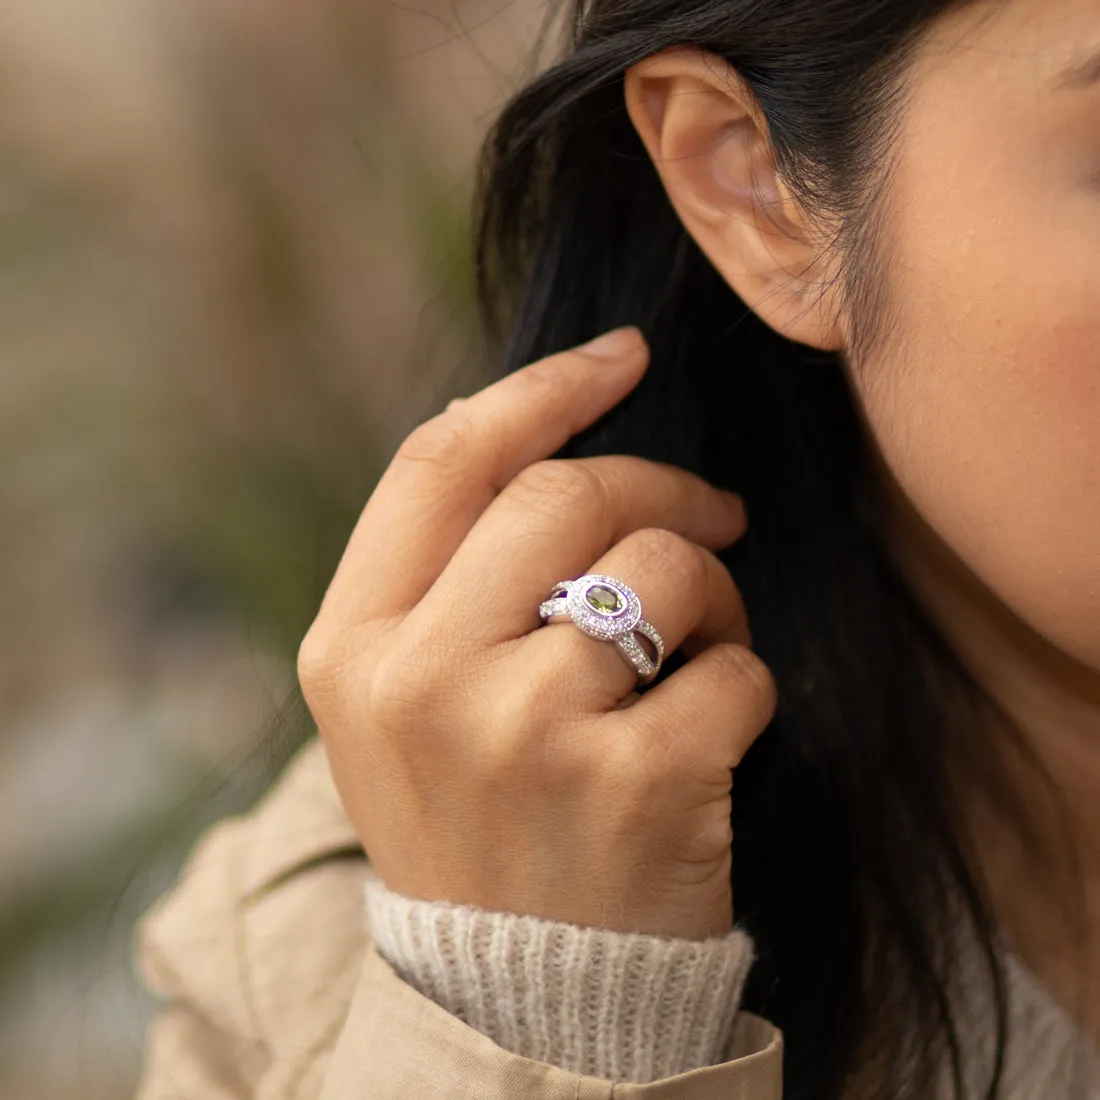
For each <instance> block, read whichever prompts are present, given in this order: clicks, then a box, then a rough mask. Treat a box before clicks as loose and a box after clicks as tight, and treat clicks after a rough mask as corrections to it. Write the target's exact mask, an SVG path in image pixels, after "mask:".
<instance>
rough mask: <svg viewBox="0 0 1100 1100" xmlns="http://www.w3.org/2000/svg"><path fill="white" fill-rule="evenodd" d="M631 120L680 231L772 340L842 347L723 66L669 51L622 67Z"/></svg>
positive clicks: (762, 126)
mask: <svg viewBox="0 0 1100 1100" xmlns="http://www.w3.org/2000/svg"><path fill="white" fill-rule="evenodd" d="M624 90H625V96H626V107H627V111H628V113H629V115H630V118H631V121H632V122H633V124H634V127H635V129H636V130H637V132H638V136H639V137H640V138H641V140H642V143H643V145H644V146H645V148H646V151H647V152H648V154H649V156H650V159H651V160H652V161H653V164H654V167H655V168H656V170H657V172H658V174H659V175H660V177H661V180H662V183H663V184H664V186H665V190H666V192H667V193H668V196H669V199H670V201H671V202H672V205H673V207H674V208H675V209H676V212H677V214H678V215H679V217H680V220H681V221H682V222H683V224H684V227H685V228H686V229H687V231H688V232H689V233H690V234H691V235H692V236H693V237H694V238H695V240H696V242H697V243H698V245H699V247H700V248H701V249H702V250H703V252H704V253H705V254H706V255H707V256H708V258H709V259H710V260H711V262H712V263H713V264H714V266H715V267H716V268H717V270H718V271H719V273H720V274H721V275H722V276H723V277H724V278H725V279H726V281H727V282H728V283H729V284H730V286H731V287H732V288H733V290H734V291H735V292H736V293H737V294H738V295H739V296H740V297H741V298H742V300H743V301H744V302H745V303H746V305H748V306H749V307H750V308H752V309H754V310H755V311H756V312H757V313H758V314H759V315H760V316H761V317H762V318H763V319H764V320H765V321H766V322H767V323H768V324H769V325H771V326H772V327H773V328H774V329H776V330H777V331H778V332H781V333H782V334H783V335H785V336H787V337H789V338H790V339H792V340H796V341H798V342H800V343H806V344H810V345H812V346H815V347H819V348H825V349H836V348H839V347H841V346H842V340H841V339H840V336H839V333H838V331H837V330H836V326H835V325H834V324H833V323H832V321H831V320H830V319H829V317H830V316H831V314H827V312H826V311H827V310H828V303H827V302H825V301H822V300H821V295H820V285H819V276H818V275H817V272H816V267H817V259H818V250H817V247H816V246H815V244H814V241H813V239H812V234H811V232H810V230H811V228H812V227H811V225H810V223H809V221H808V220H807V219H806V217H805V216H804V214H803V212H802V210H801V209H800V208H799V207H798V206H797V204H796V203H795V202H794V200H793V198H792V196H791V194H790V192H789V190H788V189H787V188H786V187H785V186H784V184H783V181H782V179H781V178H780V176H779V174H778V172H777V171H776V168H775V164H774V160H773V158H772V154H771V145H770V140H769V136H768V132H767V124H766V122H765V120H764V118H763V114H762V112H761V111H760V110H759V107H758V105H757V103H756V101H755V98H754V96H753V95H752V92H751V90H750V89H749V88H748V86H747V85H746V84H745V82H744V81H743V80H742V79H741V78H740V76H739V75H738V74H737V73H736V71H735V70H734V69H732V68H731V67H730V66H729V65H728V64H727V63H726V62H725V61H723V60H722V59H720V58H718V57H716V56H714V55H713V54H708V53H705V52H704V51H701V50H695V49H689V48H686V47H675V48H673V49H670V50H665V51H662V52H661V53H659V54H655V55H654V56H652V57H650V58H647V59H646V60H645V61H641V62H639V63H638V64H637V65H634V66H632V67H631V68H630V69H629V70H628V71H627V73H626V79H625V89H624Z"/></svg>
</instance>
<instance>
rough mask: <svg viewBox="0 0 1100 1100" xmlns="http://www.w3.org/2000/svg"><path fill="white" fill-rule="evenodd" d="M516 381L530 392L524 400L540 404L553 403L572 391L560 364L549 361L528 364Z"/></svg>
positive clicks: (541, 360)
mask: <svg viewBox="0 0 1100 1100" xmlns="http://www.w3.org/2000/svg"><path fill="white" fill-rule="evenodd" d="M516 379H517V380H518V381H519V382H521V383H522V384H523V386H524V388H525V389H527V390H529V391H530V392H529V393H528V394H526V395H524V399H525V400H530V401H537V402H539V403H545V402H547V401H553V399H554V398H556V397H557V396H558V395H559V394H560V395H564V394H565V393H566V392H567V391H568V390H569V389H570V386H569V380H568V377H567V376H566V375H565V374H564V373H563V372H562V369H561V364H560V362H558V363H555V362H553V361H551V360H549V359H539V360H536V361H535V362H534V363H528V364H527V366H525V367H524V368H523V369H522V370H520V371H519V373H518V375H516Z"/></svg>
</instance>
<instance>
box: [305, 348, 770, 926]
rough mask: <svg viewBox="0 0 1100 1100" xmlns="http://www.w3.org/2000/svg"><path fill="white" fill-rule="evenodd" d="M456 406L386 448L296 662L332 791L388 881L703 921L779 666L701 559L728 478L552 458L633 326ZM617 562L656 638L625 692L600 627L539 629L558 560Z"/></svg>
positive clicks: (468, 899)
mask: <svg viewBox="0 0 1100 1100" xmlns="http://www.w3.org/2000/svg"><path fill="white" fill-rule="evenodd" d="M589 348H590V345H585V346H582V347H580V348H576V349H573V350H570V351H567V352H563V353H561V354H559V355H554V356H550V357H548V358H546V359H543V360H540V361H538V362H536V363H532V364H530V365H528V366H526V367H524V368H522V369H520V370H518V371H515V372H514V373H512V374H510V375H508V376H506V377H505V378H503V379H501V380H499V381H497V382H495V383H493V384H492V385H490V386H487V387H486V388H484V389H482V390H481V391H479V392H478V393H476V394H474V395H473V396H472V397H470V398H468V399H465V400H463V401H460V402H452V403H451V405H449V406H448V408H447V409H446V411H444V412H442V413H440V414H439V415H438V416H435V417H433V418H431V419H430V420H427V421H425V422H424V423H422V424H421V425H419V426H418V427H417V428H416V429H415V430H414V431H412V432H411V433H410V434H409V435H408V436H407V437H406V439H405V440H404V441H403V443H402V444H401V446H400V447H399V449H398V451H397V453H396V455H395V456H394V458H393V461H392V462H391V464H390V465H389V467H388V468H387V470H386V471H385V473H384V474H383V476H382V478H381V479H380V480H379V482H378V484H377V486H376V488H375V490H374V492H373V494H372V495H371V497H370V499H369V501H368V502H367V505H366V507H365V509H364V511H363V513H362V516H361V517H360V519H359V521H358V523H357V524H356V527H355V530H354V531H353V533H352V536H351V539H350V541H349V543H348V546H347V549H346V550H345V552H344V555H343V557H342V558H341V560H340V563H339V566H338V568H337V570H336V574H335V576H334V577H333V580H332V582H331V584H330V586H329V588H328V591H327V592H326V594H325V597H324V600H323V601H322V604H321V608H320V610H319V612H318V614H317V617H316V619H315V621H314V622H313V624H312V625H311V627H310V629H309V630H308V632H307V633H306V636H305V638H304V639H303V641H302V645H301V648H300V651H299V657H298V671H299V677H300V679H301V684H302V689H303V692H304V695H305V697H306V701H307V703H308V705H309V707H310V710H311V712H312V714H313V717H314V719H315V720H316V723H317V726H318V730H319V732H320V735H321V738H322V740H323V742H324V744H325V748H326V751H327V754H328V758H329V762H330V766H331V768H332V772H333V776H334V779H335V782H336V785H337V788H338V790H339V792H340V796H341V800H342V802H343V804H344V807H345V809H346V811H347V813H348V816H349V818H350V819H351V821H352V823H353V824H354V826H355V828H356V831H357V832H358V834H359V837H360V839H361V840H362V843H363V846H364V848H365V849H366V851H367V853H368V855H369V857H370V860H371V862H372V864H373V865H374V867H375V869H376V870H377V871H378V873H379V875H380V876H381V878H382V880H383V881H384V882H385V883H386V885H387V886H388V887H389V888H390V889H392V890H396V891H398V892H399V893H403V894H406V895H407V896H409V897H416V898H422V899H425V900H429V901H437V900H449V901H453V902H456V903H459V904H467V905H477V906H481V907H482V908H486V909H497V910H508V911H513V912H519V913H529V914H535V915H539V916H545V917H548V918H551V919H554V920H566V921H571V922H573V923H576V924H587V925H599V926H603V927H607V928H612V929H616V930H620V931H621V930H631V931H637V932H650V933H659V934H664V935H674V936H684V937H690V938H705V937H707V936H713V935H720V934H722V933H724V932H728V931H729V930H730V929H731V928H732V927H733V915H732V899H731V893H730V859H731V842H732V833H731V828H730V807H731V785H732V769H734V768H735V767H736V766H737V764H738V762H739V761H740V759H741V757H742V756H743V754H744V753H745V750H746V749H747V748H748V747H749V745H750V744H751V743H752V741H753V740H754V739H755V737H756V736H757V735H758V734H759V733H760V732H761V731H762V730H763V729H764V727H765V726H766V725H767V724H768V722H769V721H770V720H771V716H772V714H773V713H774V710H775V705H776V696H775V686H774V681H773V679H772V676H771V674H770V672H769V670H768V668H767V667H766V666H765V665H764V664H763V662H761V661H760V659H759V658H758V657H756V656H755V654H753V652H752V650H751V649H750V648H749V647H750V645H751V637H750V634H749V629H748V624H747V622H746V619H745V612H744V606H743V604H742V601H741V598H740V595H739V593H738V591H737V589H736V586H735V585H734V582H733V579H732V578H731V577H730V574H729V572H728V570H727V569H726V568H725V567H724V566H723V565H722V563H721V562H720V561H719V560H718V558H717V557H716V556H715V554H714V553H713V551H714V550H716V549H719V548H721V547H723V546H726V545H729V544H730V543H732V542H733V541H735V540H736V539H737V538H738V537H740V535H741V534H743V532H744V530H745V526H746V522H747V520H746V518H745V515H744V511H743V508H742V506H741V504H740V500H739V498H736V497H733V496H732V494H727V493H723V492H722V491H720V490H718V489H717V488H715V487H714V486H712V485H710V484H708V483H707V482H706V481H704V480H703V479H701V478H699V477H697V476H696V475H694V474H692V473H689V472H688V471H686V470H682V469H679V468H677V467H675V466H672V465H670V464H667V463H660V462H651V461H648V460H645V459H641V458H638V457H634V456H630V455H600V456H596V457H593V458H588V459H548V458H546V457H545V456H546V455H548V454H553V453H555V452H556V451H557V450H558V449H559V448H560V447H562V446H563V445H564V443H565V442H566V441H567V440H568V439H569V438H570V437H571V436H572V435H574V434H576V433H577V432H578V431H580V430H581V429H582V428H583V427H586V426H587V425H588V424H590V423H591V422H593V421H594V420H596V419H597V418H598V417H599V416H600V415H602V414H603V413H604V412H606V411H607V410H608V409H609V408H610V407H612V406H613V405H614V404H615V403H617V402H618V401H620V400H621V399H622V398H623V397H624V396H625V395H626V394H627V393H628V392H629V391H630V390H631V389H632V388H633V387H634V386H635V385H636V384H637V382H638V381H639V379H640V378H641V376H642V374H643V373H644V370H645V367H646V365H647V363H648V350H647V348H646V346H645V343H644V341H643V339H642V338H641V334H640V333H639V332H638V331H637V330H636V329H625V330H616V332H615V334H614V335H611V336H609V345H605V346H604V351H603V354H599V352H600V349H599V348H596V347H592V348H591V350H589ZM589 572H598V573H608V574H610V575H612V576H615V577H619V578H621V579H622V580H623V581H624V582H625V583H626V584H628V585H629V586H630V587H632V588H633V589H634V590H635V591H636V592H637V593H638V595H639V597H640V598H641V600H642V607H643V614H644V616H645V618H646V619H647V620H648V621H649V622H651V623H653V625H654V626H655V627H656V628H657V629H658V630H659V631H660V632H661V634H662V637H663V638H664V640H665V647H666V653H670V652H671V651H672V650H673V649H675V648H676V647H678V646H681V645H682V646H683V649H684V652H685V653H687V652H688V650H689V649H690V650H691V654H690V656H691V659H690V660H688V661H686V662H685V663H684V665H683V667H681V668H679V669H677V670H676V671H675V672H674V673H673V674H672V675H670V676H667V677H666V678H665V679H664V680H663V681H661V682H659V683H656V684H654V685H653V686H652V687H650V688H649V689H648V690H646V691H645V692H644V693H643V694H641V695H639V694H638V693H637V692H635V691H633V690H632V689H633V688H634V687H635V685H636V683H637V680H636V673H635V672H634V670H633V668H631V666H630V665H629V664H628V663H627V662H626V661H625V660H624V659H623V657H622V655H621V654H620V653H619V652H618V651H617V650H616V648H615V647H614V645H612V644H611V643H610V642H606V641H601V640H598V639H595V638H591V637H589V636H588V635H587V634H585V633H584V632H583V631H581V630H580V629H579V628H578V627H576V626H575V625H573V624H572V623H571V622H570V621H569V620H568V619H565V620H563V621H555V622H553V623H548V624H545V625H542V626H540V620H539V617H538V606H539V604H540V602H541V601H542V600H544V599H546V598H547V597H548V596H549V595H550V590H551V586H552V585H553V584H555V583H556V582H557V581H558V580H561V579H564V578H571V577H575V576H579V575H581V574H582V573H589Z"/></svg>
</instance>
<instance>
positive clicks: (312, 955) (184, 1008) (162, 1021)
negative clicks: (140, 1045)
mask: <svg viewBox="0 0 1100 1100" xmlns="http://www.w3.org/2000/svg"><path fill="white" fill-rule="evenodd" d="M366 867H367V860H366V855H365V853H364V851H363V848H362V846H361V845H360V844H359V841H358V839H357V837H356V834H355V831H354V829H353V828H352V826H351V824H350V822H349V821H348V819H347V816H346V815H345V814H344V811H343V807H342V806H341V803H340V800H339V797H338V795H337V793H336V788H335V786H334V784H333V781H332V777H331V774H330V772H329V769H328V764H327V760H326V758H325V755H324V750H323V747H322V745H321V743H320V742H319V741H318V740H317V739H316V738H315V739H314V740H312V741H311V742H309V743H308V744H307V745H306V746H305V748H304V749H303V750H302V751H301V752H300V753H299V754H298V756H297V757H296V758H295V759H294V760H293V761H292V762H291V765H290V766H289V767H288V769H287V770H286V772H285V773H284V775H283V776H282V778H281V779H280V780H279V782H278V783H276V785H275V786H274V787H273V788H272V789H271V791H269V792H268V794H267V795H266V796H265V797H264V798H263V799H262V800H261V801H260V803H259V804H258V805H257V806H256V807H255V808H254V809H253V810H252V812H251V813H249V814H246V815H241V816H238V817H232V818H227V819H225V820H224V821H221V822H219V823H218V824H217V825H215V826H214V827H213V828H212V829H210V830H209V831H208V832H207V833H206V834H204V835H203V836H202V837H201V838H200V840H199V842H198V844H197V845H196V847H195V849H194V851H193V852H192V854H191V856H190V858H189V860H188V863H187V865H186V866H185V868H184V870H183V872H182V874H181V877H180V879H179V881H178V882H177V883H176V885H175V886H174V887H173V889H172V890H170V891H169V892H168V893H167V894H166V895H165V896H164V897H162V898H161V899H160V901H158V902H157V904H156V905H155V906H153V908H152V909H151V910H150V911H149V912H148V913H147V914H146V915H145V917H144V918H143V920H142V922H141V924H140V925H139V928H138V934H137V938H136V951H137V962H138V965H139V967H140V969H141V972H142V974H143V976H144V979H145V982H146V984H147V985H148V986H149V987H150V988H151V989H152V990H153V991H154V992H157V993H159V994H161V995H163V996H164V997H166V998H167V1001H166V1003H165V1004H164V1006H163V1007H162V1008H161V1010H160V1013H159V1015H158V1016H157V1017H156V1019H155V1020H154V1022H153V1024H152V1026H151V1028H150V1030H149V1033H148V1035H147V1037H146V1047H145V1051H144V1069H143V1073H142V1078H141V1082H140V1085H139V1087H138V1093H137V1100H168V1098H169V1097H174V1098H175V1097H179V1098H183V1097H186V1098H187V1100H244V1098H246V1097H247V1098H250V1100H288V1098H290V1097H294V1098H295V1100H452V1098H456V1097H478V1098H484V1100H518V1098H530V1100H642V1098H646V1100H779V1098H780V1097H781V1095H782V1082H781V1078H782V1048H783V1040H782V1035H781V1033H780V1032H779V1031H778V1030H777V1029H776V1028H775V1027H774V1026H772V1025H771V1024H770V1023H769V1022H768V1021H767V1020H764V1019H762V1018H761V1017H759V1016H755V1015H753V1014H752V1013H748V1012H741V1013H739V1014H738V1016H737V1018H736V1021H735V1026H734V1030H733V1035H732V1037H731V1041H730V1045H729V1049H728V1051H727V1055H728V1058H729V1060H728V1061H725V1062H723V1063H720V1064H719V1065H714V1066H706V1067H703V1068H700V1069H695V1070H692V1071H691V1072H689V1073H683V1074H678V1075H677V1076H675V1077H668V1078H664V1079H663V1080H660V1081H655V1082H651V1083H648V1084H632V1083H619V1084H616V1083H614V1082H611V1081H607V1080H602V1079H600V1078H596V1077H587V1076H580V1075H577V1074H574V1073H569V1072H566V1071H565V1070H562V1069H559V1068H557V1067H556V1066H550V1065H547V1064H545V1063H542V1062H537V1061H533V1060H531V1059H529V1058H523V1057H520V1056H518V1055H516V1054H512V1053H511V1052H509V1051H507V1050H504V1049H503V1048H502V1047H500V1046H498V1045H497V1044H496V1043H494V1042H493V1041H492V1040H491V1039H490V1038H488V1036H486V1035H483V1034H482V1033H481V1032H479V1031H476V1030H474V1029H473V1028H471V1027H470V1026H469V1025H467V1024H466V1023H464V1022H463V1021H462V1020H460V1019H459V1018H458V1017H456V1016H452V1015H451V1014H450V1013H448V1012H446V1011H445V1010H444V1009H443V1008H441V1007H440V1006H439V1005H437V1004H436V1003H435V1002H434V1001H432V1000H430V999H429V998H427V997H425V996H423V995H422V994H420V993H418V992H417V991H416V990H415V989H414V988H413V987H412V986H411V985H409V984H407V983H406V982H404V981H403V980H402V979H401V978H400V977H398V975H397V974H396V973H395V971H394V970H393V969H392V968H391V967H390V966H389V964H388V963H387V962H386V961H385V960H384V959H383V957H382V956H381V955H380V954H379V953H378V951H377V950H376V949H375V946H374V944H373V941H371V940H370V938H369V937H368V936H367V935H366V933H365V926H364V921H363V917H362V908H361V906H362V898H361V892H362V886H363V881H364V873H365V868H366Z"/></svg>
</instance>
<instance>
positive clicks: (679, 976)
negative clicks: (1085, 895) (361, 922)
mask: <svg viewBox="0 0 1100 1100" xmlns="http://www.w3.org/2000/svg"><path fill="white" fill-rule="evenodd" d="M364 902H365V919H366V922H367V929H368V932H369V933H370V935H371V937H372V938H373V939H374V941H375V943H376V944H377V947H378V950H379V952H380V953H381V954H382V955H383V956H384V957H385V958H386V960H387V961H388V962H389V963H390V965H391V966H393V968H394V969H395V970H396V971H397V973H398V974H400V975H401V977H402V978H403V979H404V980H405V981H407V982H409V983H410V984H412V985H413V986H415V987H416V988H417V989H418V990H419V991H420V992H421V993H423V994H424V995H425V996H427V997H430V998H431V999H432V1000H433V1001H435V1002H437V1003H438V1004H439V1005H441V1006H442V1007H443V1008H445V1009H446V1010H447V1011H448V1012H451V1013H453V1014H454V1015H456V1016H458V1017H459V1018H460V1019H462V1020H464V1021H465V1022H466V1023H468V1024H469V1025H470V1026H471V1027H474V1028H476V1029H477V1030H478V1031H481V1032H483V1033H484V1034H486V1035H488V1036H489V1037H490V1038H491V1039H492V1040H493V1041H494V1042H496V1043H497V1044H498V1045H500V1046H502V1047H504V1048H505V1049H507V1050H510V1051H512V1052H513V1053H516V1054H520V1055H522V1056H524V1057H528V1058H533V1059H536V1060H538V1061H542V1062H547V1063H550V1064H551V1065H556V1066H560V1067H562V1068H564V1069H567V1070H570V1071H572V1072H575V1073H584V1074H589V1075H592V1076H595V1077H602V1078H604V1079H608V1080H613V1081H635V1082H646V1081H656V1080H659V1079H661V1078H664V1077H671V1076H674V1075H676V1074H678V1073H686V1072H687V1071H688V1070H691V1069H695V1068H697V1067H699V1066H706V1065H713V1064H716V1063H717V1062H720V1061H721V1060H722V1058H723V1051H724V1050H725V1049H726V1044H727V1042H728V1039H729V1035H730V1030H731V1028H732V1026H733V1020H734V1017H735V1015H736V1014H737V1010H738V1006H739V1004H740V1000H741V993H742V990H743V988H744V984H745V979H746V978H747V976H748V972H749V969H750V967H751V966H752V963H753V960H754V947H753V942H752V939H751V937H750V936H749V935H748V933H747V932H745V931H744V930H742V929H739V928H734V930H733V931H732V932H730V933H728V934H727V935H725V936H720V937H715V938H712V939H709V940H688V939H678V938H674V937H662V936H651V935H645V934H639V933H625V932H613V931H610V930H608V929H602V928H591V927H583V926H580V925H575V924H569V923H566V922H560V921H553V920H547V919H545V918H542V917H535V916H526V915H520V914H516V913H506V912H497V911H494V910H487V909H479V908H476V907H473V906H464V905H454V904H451V903H449V902H426V901H422V900H419V899H413V898H407V897H405V896H404V895H402V894H398V893H395V892H393V891H391V890H389V889H387V888H386V886H385V885H384V883H383V882H382V880H381V879H380V878H379V877H378V876H377V874H376V873H374V872H373V870H372V871H371V872H370V874H369V876H368V880H367V884H366V888H365V891H364ZM1006 962H1007V966H1008V975H1009V1003H1010V1010H1011V1016H1010V1042H1009V1050H1008V1064H1007V1067H1006V1076H1005V1081H1006V1085H1007V1088H1006V1089H1005V1091H1004V1092H1003V1093H1002V1094H1001V1096H1002V1097H1003V1100H1100V1052H1098V1051H1097V1049H1096V1047H1095V1045H1094V1044H1093V1043H1092V1041H1091V1039H1090V1038H1089V1037H1088V1036H1087V1035H1086V1034H1085V1032H1084V1031H1083V1029H1082V1028H1081V1027H1080V1026H1079V1025H1078V1024H1077V1023H1076V1021H1075V1020H1074V1019H1073V1018H1072V1017H1071V1016H1070V1015H1069V1014H1068V1013H1067V1012H1066V1011H1065V1010H1064V1009H1063V1008H1062V1007H1061V1006H1060V1005H1059V1004H1057V1003H1056V1002H1055V1001H1054V999H1053V998H1052V997H1051V995H1050V994H1049V993H1048V992H1047V990H1046V989H1045V988H1044V987H1043V986H1042V985H1041V984H1040V983H1039V981H1038V979H1037V978H1036V977H1035V976H1034V975H1033V974H1031V972H1030V971H1028V970H1027V969H1026V968H1025V967H1024V966H1023V964H1022V963H1021V962H1020V961H1019V960H1018V959H1017V958H1016V957H1015V956H1014V955H1012V954H1011V953H1009V954H1008V955H1007V956H1006ZM962 984H963V985H964V986H965V985H966V983H965V982H964V983H962ZM991 1032H992V1021H991V1020H990V1019H988V1017H987V1014H986V1010H984V1009H974V1010H973V1011H970V1012H969V1013H967V1012H966V1011H965V1009H964V1013H963V1034H962V1043H963V1051H964V1055H966V1056H968V1057H969V1058H971V1060H972V1064H973V1077H972V1080H973V1081H974V1083H975V1085H976V1084H977V1082H978V1081H979V1080H980V1079H981V1078H980V1077H979V1076H978V1073H979V1072H980V1067H981V1066H985V1065H988V1064H989V1063H988V1061H987V1060H986V1059H987V1058H988V1055H989V1051H990V1050H991V1049H992V1048H991V1042H992V1038H993V1036H992V1033H991ZM944 1087H945V1091H944V1092H943V1096H944V1097H945V1098H946V1097H948V1096H950V1095H951V1093H950V1091H949V1090H946V1084H945V1086H944ZM972 1087H974V1086H972ZM974 1095H978V1093H977V1092H975V1093H974Z"/></svg>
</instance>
